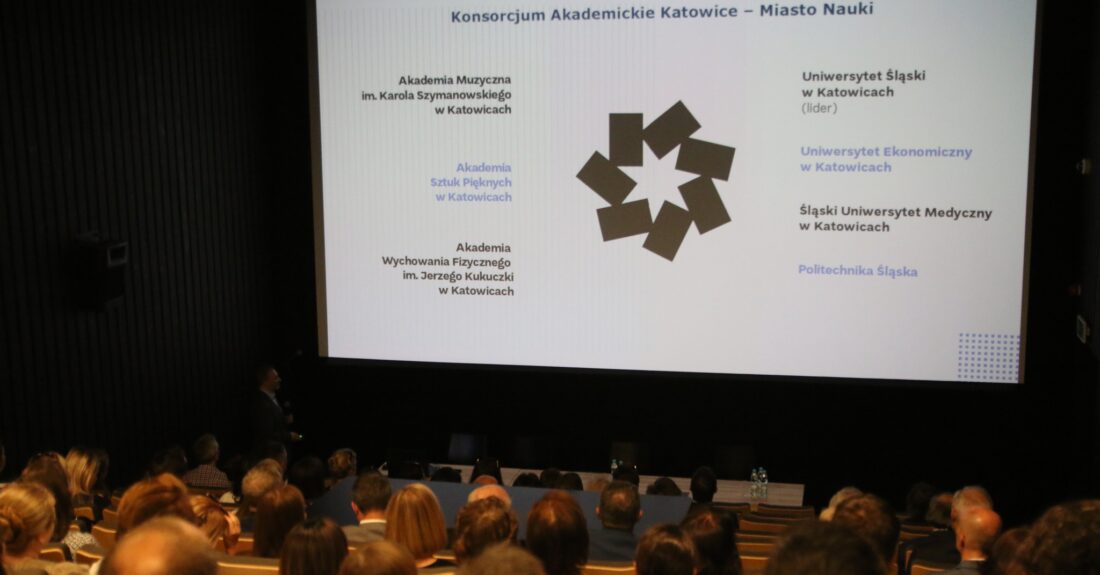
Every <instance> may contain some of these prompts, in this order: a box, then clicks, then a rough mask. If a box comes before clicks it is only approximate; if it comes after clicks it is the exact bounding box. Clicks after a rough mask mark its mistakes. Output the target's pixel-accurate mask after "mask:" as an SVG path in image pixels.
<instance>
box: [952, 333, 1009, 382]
mask: <svg viewBox="0 0 1100 575" xmlns="http://www.w3.org/2000/svg"><path fill="white" fill-rule="evenodd" d="M958 372H959V373H958V377H959V379H960V380H962V381H991V382H996V383H1018V382H1019V380H1020V336H1019V334H1010V333H960V334H959V365H958Z"/></svg>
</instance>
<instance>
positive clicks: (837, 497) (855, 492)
mask: <svg viewBox="0 0 1100 575" xmlns="http://www.w3.org/2000/svg"><path fill="white" fill-rule="evenodd" d="M860 495H863V491H861V490H860V489H859V488H858V487H852V486H851V485H849V486H847V487H841V488H840V491H837V492H836V493H834V494H833V496H832V497H831V498H829V505H828V507H826V508H825V509H822V510H821V513H820V514H819V515H818V516H817V518H818V519H820V520H822V521H832V520H833V514H834V513H836V508H837V506H839V505H840V504H841V503H844V502H845V501H847V500H849V499H851V498H853V497H858V496H860Z"/></svg>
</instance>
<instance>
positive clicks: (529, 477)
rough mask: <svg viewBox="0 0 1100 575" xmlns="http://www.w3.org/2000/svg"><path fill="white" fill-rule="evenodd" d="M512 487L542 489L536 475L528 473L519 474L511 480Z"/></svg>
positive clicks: (540, 481)
mask: <svg viewBox="0 0 1100 575" xmlns="http://www.w3.org/2000/svg"><path fill="white" fill-rule="evenodd" d="M512 487H542V480H540V479H539V476H538V475H535V474H534V473H531V472H530V471H528V472H527V473H520V474H519V475H517V476H516V478H515V479H513V480H512Z"/></svg>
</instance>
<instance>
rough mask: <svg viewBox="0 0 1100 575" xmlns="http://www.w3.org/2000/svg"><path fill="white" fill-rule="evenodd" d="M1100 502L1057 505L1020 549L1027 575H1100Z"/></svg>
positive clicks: (1035, 525) (1097, 500)
mask: <svg viewBox="0 0 1100 575" xmlns="http://www.w3.org/2000/svg"><path fill="white" fill-rule="evenodd" d="M1097 541H1100V499H1089V500H1084V501H1075V502H1072V503H1063V504H1061V505H1055V506H1054V507H1051V508H1050V509H1048V510H1047V511H1046V513H1043V515H1042V517H1040V518H1039V519H1038V520H1037V521H1035V523H1033V524H1032V526H1031V532H1030V533H1029V534H1028V537H1027V539H1026V540H1024V542H1023V544H1022V545H1021V546H1020V551H1019V564H1020V566H1022V567H1023V569H1024V571H1026V572H1027V573H1028V575H1078V574H1079V575H1086V574H1087V575H1093V574H1095V573H1100V545H1097V543H1096V542H1097Z"/></svg>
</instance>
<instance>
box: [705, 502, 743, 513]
mask: <svg viewBox="0 0 1100 575" xmlns="http://www.w3.org/2000/svg"><path fill="white" fill-rule="evenodd" d="M711 505H712V506H713V507H714V508H715V509H721V510H722V511H727V512H729V513H736V514H738V515H743V514H745V513H748V512H749V511H752V506H751V505H749V504H748V503H718V502H715V503H712V504H711Z"/></svg>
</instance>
